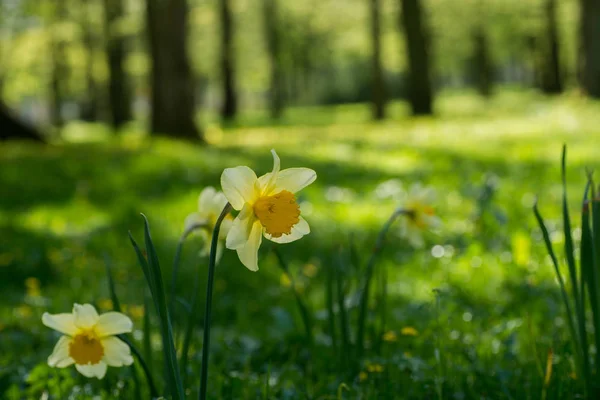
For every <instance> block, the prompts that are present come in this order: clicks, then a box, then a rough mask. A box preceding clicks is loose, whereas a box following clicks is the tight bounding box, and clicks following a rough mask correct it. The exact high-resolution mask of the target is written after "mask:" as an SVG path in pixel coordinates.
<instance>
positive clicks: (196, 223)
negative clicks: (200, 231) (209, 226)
mask: <svg viewBox="0 0 600 400" xmlns="http://www.w3.org/2000/svg"><path fill="white" fill-rule="evenodd" d="M202 224H206V219H204V218H202V214H200V213H198V212H194V213H191V214H190V215H188V216H187V217H185V221H183V232H184V235H186V236H187V235H189V234H190V233H191V232H192V231H193V230H195V229H197V228H199V227H200V225H202Z"/></svg>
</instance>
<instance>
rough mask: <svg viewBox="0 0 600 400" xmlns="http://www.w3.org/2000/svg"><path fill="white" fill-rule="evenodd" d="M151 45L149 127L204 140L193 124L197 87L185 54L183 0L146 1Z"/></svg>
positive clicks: (164, 133)
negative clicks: (150, 109) (150, 110)
mask: <svg viewBox="0 0 600 400" xmlns="http://www.w3.org/2000/svg"><path fill="white" fill-rule="evenodd" d="M146 6H147V13H146V16H147V23H148V35H149V44H150V57H151V62H152V72H151V78H150V79H151V82H150V83H151V87H152V99H151V108H152V112H151V113H152V115H151V130H152V132H153V133H156V134H163V135H167V136H171V137H177V138H181V139H188V140H195V141H197V140H201V141H203V137H202V133H201V132H200V130H199V129H198V127H197V126H196V123H195V121H194V118H195V111H196V107H195V96H194V88H195V87H196V85H195V82H194V78H193V76H192V71H191V68H190V64H189V61H188V54H187V24H188V20H187V14H188V9H187V3H186V0H146Z"/></svg>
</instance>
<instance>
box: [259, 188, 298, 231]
mask: <svg viewBox="0 0 600 400" xmlns="http://www.w3.org/2000/svg"><path fill="white" fill-rule="evenodd" d="M254 215H256V218H258V220H259V221H260V223H261V224H262V226H264V227H265V230H266V231H267V233H268V234H270V235H271V236H273V237H276V238H278V237H281V235H284V234H285V235H289V234H290V233H291V232H292V227H293V226H294V225H296V224H297V223H298V222H299V221H300V218H299V217H300V207H299V206H298V203H296V197H294V194H293V193H291V192H288V191H287V190H283V191H281V192H279V193H277V194H276V195H273V196H263V197H261V198H259V199H258V200H256V202H255V203H254Z"/></svg>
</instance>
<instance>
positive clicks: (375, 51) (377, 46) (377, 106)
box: [368, 0, 385, 120]
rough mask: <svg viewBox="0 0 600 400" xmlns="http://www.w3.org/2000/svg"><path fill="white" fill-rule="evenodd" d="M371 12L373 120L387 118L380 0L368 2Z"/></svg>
mask: <svg viewBox="0 0 600 400" xmlns="http://www.w3.org/2000/svg"><path fill="white" fill-rule="evenodd" d="M368 1H369V4H370V9H371V10H370V11H371V46H372V54H371V60H372V61H371V62H372V64H373V65H372V74H373V89H372V90H373V93H372V100H371V101H372V110H373V118H374V119H377V120H380V119H383V118H385V86H384V82H383V68H382V66H381V11H380V0H368Z"/></svg>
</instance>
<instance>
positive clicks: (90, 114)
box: [80, 0, 100, 121]
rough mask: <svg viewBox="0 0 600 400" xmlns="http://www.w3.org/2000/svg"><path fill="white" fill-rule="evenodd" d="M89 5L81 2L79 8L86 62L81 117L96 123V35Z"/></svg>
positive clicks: (97, 105)
mask: <svg viewBox="0 0 600 400" xmlns="http://www.w3.org/2000/svg"><path fill="white" fill-rule="evenodd" d="M90 6H91V3H90V2H88V1H87V0H83V1H82V2H81V4H80V7H81V28H82V30H83V44H84V46H85V49H86V60H85V81H86V83H85V85H86V93H85V94H84V98H83V102H82V112H81V116H82V118H83V119H84V120H85V121H97V120H99V119H100V112H99V109H98V108H99V100H98V98H99V93H98V85H97V83H96V78H95V76H94V65H95V60H94V58H95V57H94V52H95V50H96V43H97V40H96V35H95V34H94V27H93V26H92V22H91V19H90V15H91V14H90V10H89V8H90Z"/></svg>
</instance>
